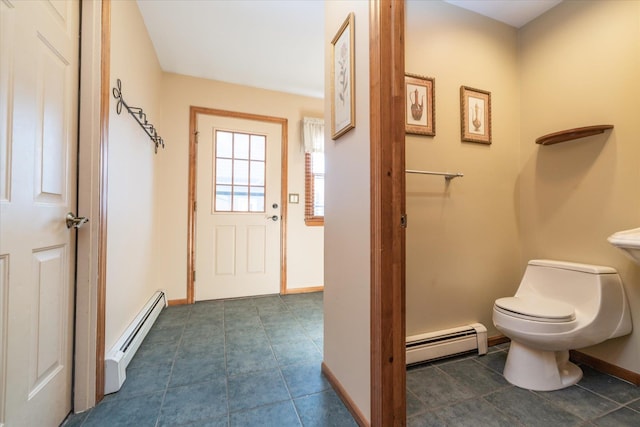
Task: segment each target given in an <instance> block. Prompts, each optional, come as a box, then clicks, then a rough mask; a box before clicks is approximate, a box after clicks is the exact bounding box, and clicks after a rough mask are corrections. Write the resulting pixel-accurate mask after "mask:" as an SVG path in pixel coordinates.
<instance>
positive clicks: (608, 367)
mask: <svg viewBox="0 0 640 427" xmlns="http://www.w3.org/2000/svg"><path fill="white" fill-rule="evenodd" d="M569 358H570V359H571V361H572V362H574V363H582V364H584V365H588V366H591V367H592V368H593V369H595V370H596V371H599V372H603V373H605V374H609V375H613V376H614V377H616V378H620V379H621V380H624V381H628V382H630V383H632V384H635V385H637V386H640V374H639V373H637V372H633V371H630V370H628V369H625V368H621V367H620V366H616V365H614V364H611V363H609V362H605V361H604V360H601V359H598V358H597V357H593V356H590V355H588V354H586V353H583V352H581V351H577V350H570V351H569Z"/></svg>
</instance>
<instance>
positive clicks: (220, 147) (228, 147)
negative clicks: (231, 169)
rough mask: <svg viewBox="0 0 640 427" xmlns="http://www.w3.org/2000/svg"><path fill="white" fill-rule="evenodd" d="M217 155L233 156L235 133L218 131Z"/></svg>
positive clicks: (228, 157)
mask: <svg viewBox="0 0 640 427" xmlns="http://www.w3.org/2000/svg"><path fill="white" fill-rule="evenodd" d="M216 157H224V158H227V159H230V158H232V157H233V134H232V133H231V132H223V131H216Z"/></svg>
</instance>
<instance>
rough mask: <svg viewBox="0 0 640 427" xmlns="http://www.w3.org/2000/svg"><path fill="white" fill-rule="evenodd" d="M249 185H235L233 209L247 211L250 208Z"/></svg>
mask: <svg viewBox="0 0 640 427" xmlns="http://www.w3.org/2000/svg"><path fill="white" fill-rule="evenodd" d="M248 189H249V187H245V186H241V185H234V186H233V211H234V212H247V211H248V210H249V192H248V191H247V190H248Z"/></svg>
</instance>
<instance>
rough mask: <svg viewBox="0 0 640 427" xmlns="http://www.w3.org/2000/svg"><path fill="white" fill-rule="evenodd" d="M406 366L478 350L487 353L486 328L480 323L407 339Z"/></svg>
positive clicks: (480, 352) (479, 352)
mask: <svg viewBox="0 0 640 427" xmlns="http://www.w3.org/2000/svg"><path fill="white" fill-rule="evenodd" d="M406 345H407V365H413V364H416V363H422V362H427V361H429V360H435V359H442V358H444V357H449V356H454V355H456V354H460V353H467V352H470V351H473V350H476V349H477V350H478V354H486V353H487V328H485V327H484V325H482V324H481V323H473V324H471V325H468V326H460V327H458V328H452V329H444V330H441V331H436V332H427V333H425V334H420V335H413V336H411V337H407V341H406Z"/></svg>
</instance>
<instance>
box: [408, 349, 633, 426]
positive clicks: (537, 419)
mask: <svg viewBox="0 0 640 427" xmlns="http://www.w3.org/2000/svg"><path fill="white" fill-rule="evenodd" d="M508 349H509V345H508V344H504V345H500V346H496V347H492V348H490V349H489V353H488V354H487V355H485V356H478V355H467V356H459V357H455V358H451V359H444V360H442V361H438V362H433V363H429V364H426V365H421V366H416V367H410V368H408V369H407V425H408V426H409V427H441V426H456V427H457V426H474V427H477V426H483V427H484V426H505V427H513V426H527V427H529V426H531V427H534V426H539V427H562V426H611V427H624V426H634V427H638V426H640V388H639V387H636V386H635V385H633V384H630V383H627V382H625V381H622V380H619V379H617V378H614V377H611V376H609V375H606V374H602V373H599V372H596V371H594V370H593V369H591V368H589V367H588V366H581V368H582V370H583V372H584V377H583V378H582V380H581V381H580V382H579V383H578V384H577V385H574V386H572V387H569V388H566V389H563V390H558V391H552V392H534V391H529V390H524V389H521V388H518V387H515V386H512V385H511V384H509V383H508V382H507V381H506V380H505V379H504V377H503V376H502V370H503V368H504V364H505V362H506V360H507V351H508Z"/></svg>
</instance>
